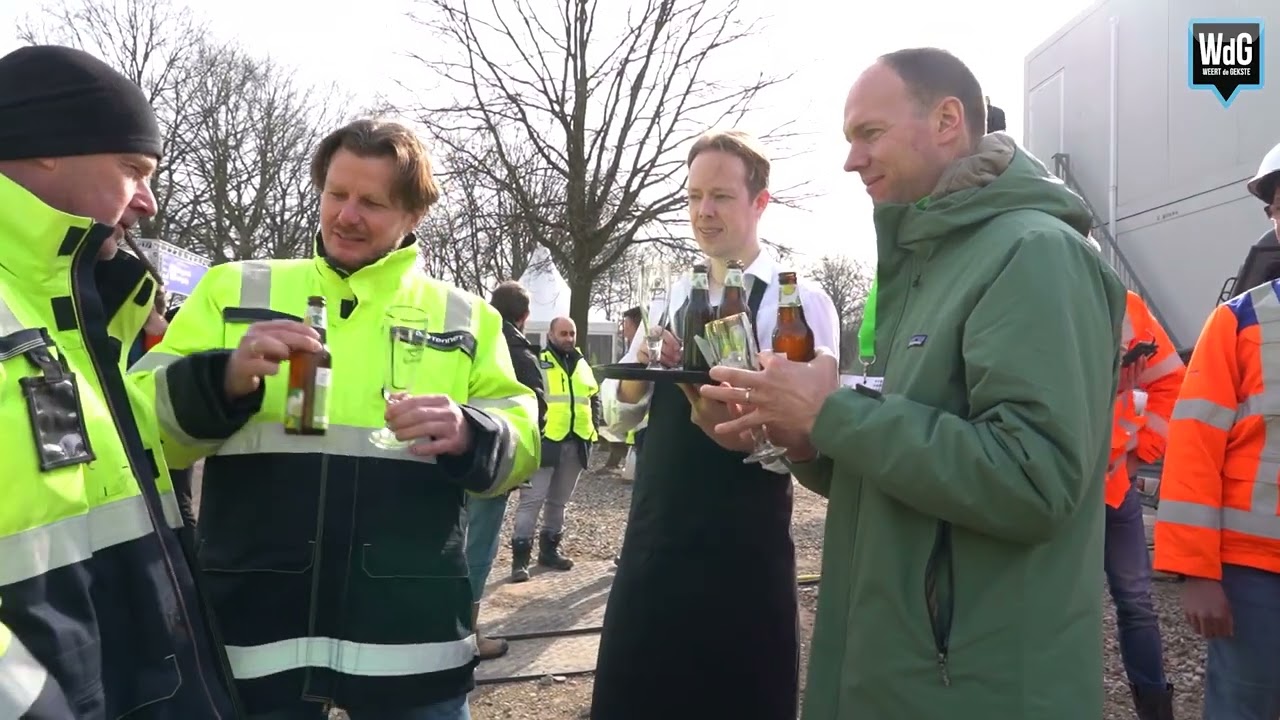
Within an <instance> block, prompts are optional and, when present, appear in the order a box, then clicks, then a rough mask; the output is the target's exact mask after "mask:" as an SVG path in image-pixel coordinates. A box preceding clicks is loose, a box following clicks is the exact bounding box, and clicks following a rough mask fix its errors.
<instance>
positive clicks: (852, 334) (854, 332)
mask: <svg viewBox="0 0 1280 720" xmlns="http://www.w3.org/2000/svg"><path fill="white" fill-rule="evenodd" d="M812 276H813V280H814V282H816V283H818V284H819V285H821V286H822V289H823V290H825V291H826V293H827V295H828V296H829V297H830V298H831V302H832V304H834V305H835V306H836V317H838V318H840V365H841V369H844V370H848V369H851V368H856V367H857V366H858V328H860V327H862V313H863V310H864V309H865V308H866V304H867V296H868V295H870V294H871V282H872V280H873V279H874V278H875V268H873V267H871V266H870V265H868V264H867V263H864V262H861V261H859V260H854V259H853V258H850V257H848V256H845V255H824V256H823V257H822V258H821V259H820V260H818V264H817V266H816V267H815V268H814V269H813V270H812Z"/></svg>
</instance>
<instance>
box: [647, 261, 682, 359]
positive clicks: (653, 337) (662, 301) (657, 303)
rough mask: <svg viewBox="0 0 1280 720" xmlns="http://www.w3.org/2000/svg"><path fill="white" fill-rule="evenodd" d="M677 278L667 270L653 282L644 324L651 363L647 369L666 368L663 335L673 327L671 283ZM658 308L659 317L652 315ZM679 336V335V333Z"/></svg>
mask: <svg viewBox="0 0 1280 720" xmlns="http://www.w3.org/2000/svg"><path fill="white" fill-rule="evenodd" d="M674 280H675V278H674V277H673V276H672V275H671V274H670V272H666V273H664V274H663V275H662V279H661V280H657V281H655V282H654V284H653V295H652V299H651V301H650V303H649V307H650V310H649V311H646V312H645V326H644V344H645V350H646V351H647V352H648V353H649V364H648V365H647V366H646V367H645V369H646V370H665V369H666V368H665V367H664V366H663V365H662V338H663V335H664V334H665V333H666V331H667V330H669V329H670V328H671V327H672V323H671V320H672V318H671V313H672V311H673V310H674V308H672V307H671V285H672V283H673V282H674ZM654 309H657V310H658V312H657V315H658V317H657V318H653V317H650V313H651V312H652V311H653V310H654ZM677 337H679V336H678V335H677Z"/></svg>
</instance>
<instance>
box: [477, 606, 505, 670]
mask: <svg viewBox="0 0 1280 720" xmlns="http://www.w3.org/2000/svg"><path fill="white" fill-rule="evenodd" d="M471 627H473V628H475V632H476V657H478V658H480V659H481V660H492V659H494V658H500V657H502V656H503V655H506V654H507V651H508V650H510V649H511V646H510V645H509V644H508V643H507V641H506V640H503V639H502V638H490V637H485V636H484V635H481V634H480V603H472V604H471Z"/></svg>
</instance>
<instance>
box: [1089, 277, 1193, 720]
mask: <svg viewBox="0 0 1280 720" xmlns="http://www.w3.org/2000/svg"><path fill="white" fill-rule="evenodd" d="M1120 353H1121V355H1122V356H1123V357H1124V361H1122V366H1121V368H1120V382H1119V385H1118V387H1117V395H1116V405H1115V411H1114V413H1115V415H1114V417H1115V420H1114V424H1113V426H1112V434H1111V449H1112V454H1111V457H1112V463H1111V467H1110V468H1109V469H1108V472H1107V480H1106V489H1105V491H1104V498H1105V500H1106V503H1107V510H1106V525H1105V528H1106V547H1105V550H1104V555H1103V568H1104V570H1105V571H1106V575H1107V587H1108V588H1109V589H1110V590H1111V599H1112V601H1114V602H1115V606H1116V631H1117V636H1118V640H1119V643H1120V658H1121V660H1122V662H1123V663H1124V671H1125V675H1127V676H1128V678H1129V688H1130V692H1131V693H1132V694H1133V703H1134V707H1135V708H1136V709H1137V712H1138V718H1139V720H1172V718H1173V686H1172V685H1170V684H1169V683H1168V681H1167V680H1166V679H1165V674H1164V659H1163V649H1162V647H1161V641H1160V623H1159V617H1158V616H1157V615H1156V611H1155V605H1154V604H1153V603H1152V600H1151V556H1150V555H1149V554H1148V553H1147V536H1146V529H1145V527H1144V526H1143V522H1142V504H1141V502H1140V500H1139V488H1137V487H1135V484H1136V473H1137V469H1138V465H1139V464H1141V463H1152V462H1155V461H1157V460H1159V459H1160V458H1161V457H1162V456H1163V455H1164V451H1165V441H1166V438H1167V436H1168V432H1169V419H1170V416H1171V415H1172V414H1173V407H1174V403H1175V402H1176V401H1177V398H1178V389H1179V388H1180V387H1181V385H1182V377H1183V374H1184V373H1185V372H1186V367H1185V366H1184V365H1183V363H1182V358H1180V357H1179V356H1178V350H1177V348H1175V347H1174V346H1173V342H1172V341H1171V340H1170V339H1169V335H1168V333H1166V332H1165V330H1164V328H1163V327H1161V326H1160V323H1159V322H1158V321H1157V320H1156V319H1155V317H1153V316H1152V315H1151V310H1150V309H1148V308H1147V304H1146V303H1145V302H1143V301H1142V298H1141V297H1139V296H1138V294H1137V293H1134V292H1129V294H1128V301H1127V305H1126V308H1125V316H1124V325H1123V326H1122V328H1121V334H1120Z"/></svg>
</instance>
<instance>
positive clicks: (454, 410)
mask: <svg viewBox="0 0 1280 720" xmlns="http://www.w3.org/2000/svg"><path fill="white" fill-rule="evenodd" d="M311 180H312V184H313V185H314V187H315V189H316V191H317V192H318V193H319V197H320V208H319V217H320V233H319V237H318V238H317V241H316V247H315V256H314V257H313V258H309V259H300V260H260V261H247V262H233V263H226V264H223V265H217V266H214V267H213V268H210V269H209V271H208V272H207V273H206V274H205V275H204V277H203V278H202V279H201V280H200V283H199V284H198V285H197V286H196V288H195V291H194V292H193V294H192V296H191V297H190V299H188V300H187V301H186V303H184V304H183V308H182V312H181V313H180V314H179V315H178V316H177V317H176V318H175V319H174V322H173V324H172V325H171V326H170V327H169V332H168V333H167V334H166V335H165V337H164V340H163V341H162V342H161V343H160V344H159V345H158V346H156V347H155V348H154V349H153V350H152V351H151V352H149V353H147V355H146V356H145V357H143V358H142V360H141V361H139V363H138V364H137V365H136V366H135V367H134V368H131V371H130V372H131V373H136V375H138V376H140V377H142V378H143V379H145V380H149V381H151V382H152V383H153V384H154V386H155V391H156V402H157V404H158V405H159V412H160V418H161V425H162V427H163V428H164V429H165V430H166V444H165V448H166V452H169V453H170V454H171V455H173V456H174V458H175V463H176V464H179V465H182V466H186V465H188V464H190V463H191V461H192V460H194V459H195V458H196V457H199V456H202V455H207V456H209V457H208V458H207V459H206V461H205V466H204V480H205V481H204V483H203V493H202V501H201V506H200V565H201V569H202V571H203V574H204V579H205V581H206V582H207V589H208V595H209V597H210V601H211V604H212V606H213V609H214V610H215V612H216V614H217V617H218V621H219V623H220V625H221V629H222V637H223V639H224V640H225V642H226V646H227V654H228V656H229V658H230V662H231V670H232V672H233V674H234V675H235V678H236V682H237V688H238V689H239V691H240V695H241V698H242V699H243V701H244V704H245V706H246V709H247V710H248V713H249V717H250V718H251V719H253V720H311V719H315V720H319V719H320V718H324V717H326V716H327V714H328V711H329V709H330V708H331V707H339V708H342V709H344V710H346V711H347V715H348V717H350V718H351V720H370V719H371V718H379V719H380V718H410V717H414V718H418V717H430V718H433V719H434V720H466V718H468V717H469V716H470V715H469V710H468V707H467V694H468V693H469V692H470V691H471V689H472V688H473V687H474V685H475V680H474V668H475V665H476V663H477V662H478V660H477V659H476V642H475V632H474V627H473V623H472V597H471V587H470V583H469V582H468V577H467V558H466V554H465V551H464V544H465V543H464V533H465V532H466V528H465V514H464V509H465V502H466V497H467V493H479V494H482V495H495V494H499V493H503V492H506V491H507V490H508V489H510V488H511V487H512V486H514V485H515V484H517V483H519V482H520V481H521V480H523V479H524V478H526V477H528V476H529V475H530V474H532V472H533V470H534V469H535V468H536V466H537V460H538V427H537V412H538V410H537V403H536V400H535V398H534V394H533V391H532V390H530V389H528V388H527V387H525V386H524V385H521V384H520V383H519V381H518V380H517V379H516V376H515V372H514V371H513V369H512V366H511V355H510V353H508V352H507V347H506V342H505V340H504V339H503V335H502V317H501V316H500V315H499V314H498V312H497V311H496V310H494V309H493V308H492V307H490V306H489V305H488V304H487V303H485V302H484V300H483V299H481V298H478V297H476V296H474V295H472V294H470V293H466V292H463V291H462V290H459V289H458V288H456V287H454V286H452V285H450V284H448V283H446V282H443V281H440V280H436V279H434V278H431V277H429V276H428V275H427V274H426V273H425V272H424V270H423V268H422V263H421V255H420V253H421V248H420V247H419V245H418V242H417V239H416V238H415V237H414V236H413V234H412V231H413V229H414V228H415V227H416V226H417V225H418V223H419V221H421V220H422V218H423V216H424V215H425V214H426V212H427V210H428V209H429V208H430V207H431V206H432V205H433V204H434V203H435V202H436V200H437V199H438V198H439V190H438V187H437V185H436V181H435V178H434V177H433V175H432V171H431V165H430V161H429V159H428V155H427V150H426V148H425V147H423V145H422V143H421V142H420V141H419V140H418V138H417V136H415V135H414V133H413V131H412V130H410V129H409V128H407V127H405V126H403V125H401V124H398V123H394V122H385V121H381V120H373V119H362V120H357V121H354V122H352V123H350V124H348V125H346V126H344V127H341V128H339V129H338V130H335V131H334V132H332V133H330V134H329V135H328V136H327V137H325V138H324V139H323V140H322V141H321V142H320V144H319V146H318V147H317V149H316V151H315V154H314V156H313V158H312V164H311ZM310 296H320V297H322V298H324V300H325V305H326V307H327V308H330V309H331V312H329V313H328V321H327V323H326V324H325V326H324V327H325V330H326V332H325V335H324V336H323V340H324V342H326V343H327V348H328V350H329V352H330V354H331V356H332V373H331V378H330V381H329V384H328V385H327V393H328V394H329V398H330V400H329V401H328V410H327V423H326V424H325V428H324V432H323V434H317V435H300V434H287V433H286V432H285V430H284V424H283V416H284V409H285V391H286V387H287V385H288V373H283V374H282V373H281V372H280V370H281V363H284V362H286V361H287V360H288V359H289V357H290V354H291V349H290V347H288V346H286V345H285V344H283V343H281V342H280V341H279V339H278V338H273V337H271V336H270V335H265V334H264V330H270V329H275V330H277V331H279V332H286V331H287V332H288V333H290V334H291V335H292V336H293V337H295V338H298V344H303V345H307V346H309V347H310V350H311V351H320V350H321V349H322V345H321V343H320V340H321V336H320V334H319V333H318V332H316V330H314V329H312V328H311V327H310V326H309V325H305V324H302V323H299V322H298V321H297V320H296V318H298V317H300V316H302V315H303V314H304V312H306V311H307V308H308V307H309V306H310V305H311V303H310V301H309V300H308V298H309V297H310ZM393 305H394V306H410V307H415V308H420V309H421V310H423V311H424V312H425V313H426V316H427V327H426V332H425V333H423V334H420V335H417V336H416V337H417V338H418V340H417V341H416V342H417V343H418V345H419V347H421V348H422V356H421V363H420V364H419V365H417V366H416V368H415V371H414V372H415V374H414V375H413V376H412V377H411V378H409V379H408V382H407V386H408V388H409V390H408V391H407V392H406V393H403V394H395V395H392V396H390V397H386V396H384V387H386V383H387V380H388V378H387V376H386V372H387V370H385V369H384V366H383V363H382V361H381V358H383V357H385V356H386V353H387V352H389V350H388V349H387V347H386V346H385V345H381V346H380V343H386V342H388V341H389V337H388V334H387V332H386V330H385V327H386V322H387V314H388V310H389V308H390V307H391V306H393ZM228 347H234V348H236V349H235V353H234V354H235V355H236V356H239V357H242V358H245V359H247V360H249V361H250V362H251V363H253V366H254V367H255V368H256V369H257V373H256V376H252V377H249V378H247V379H236V380H234V381H231V380H229V381H228V382H227V384H226V391H227V392H228V393H229V394H231V395H232V396H234V397H236V398H238V399H239V400H238V401H239V402H243V403H246V404H250V405H254V406H258V407H259V408H260V409H258V411H257V412H256V414H255V415H254V416H253V419H252V420H251V421H250V422H249V423H248V424H246V425H244V427H242V428H241V429H240V430H239V431H237V432H236V433H235V434H234V435H232V436H231V437H230V438H229V439H228V440H226V441H225V442H220V441H218V440H217V439H216V438H214V437H211V436H210V435H209V433H208V427H209V426H210V423H211V422H212V420H211V418H214V417H216V414H211V412H212V409H211V408H209V407H208V406H207V403H206V402H205V398H207V397H208V396H209V395H210V394H211V393H213V392H214V389H213V388H210V387H209V386H208V384H207V378H202V377H197V376H192V375H190V374H186V373H178V372H175V367H176V366H175V365H174V364H172V363H173V361H174V360H176V359H177V358H182V357H198V356H199V355H201V354H202V353H205V352H207V351H209V350H220V349H222V348H228ZM384 398H386V400H385V401H384ZM383 427H386V428H387V429H389V430H391V431H392V432H393V433H394V434H395V436H396V438H397V439H398V440H400V441H404V442H408V443H410V444H409V445H407V446H406V447H403V448H399V449H394V448H393V449H383V448H382V447H379V446H378V445H375V444H374V443H373V442H371V438H370V436H371V434H372V433H373V432H374V431H376V430H380V429H382V428H383Z"/></svg>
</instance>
